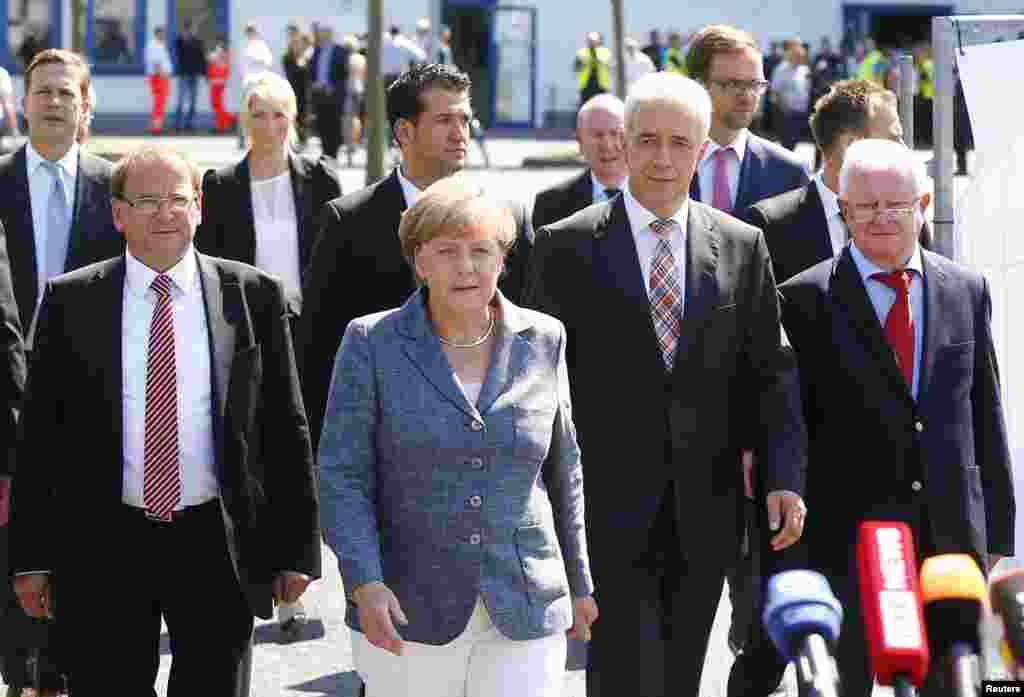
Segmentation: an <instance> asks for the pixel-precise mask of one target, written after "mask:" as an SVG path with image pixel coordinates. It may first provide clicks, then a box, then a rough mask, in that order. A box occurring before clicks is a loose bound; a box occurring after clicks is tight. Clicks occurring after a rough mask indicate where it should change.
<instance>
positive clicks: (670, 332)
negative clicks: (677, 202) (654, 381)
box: [649, 219, 683, 372]
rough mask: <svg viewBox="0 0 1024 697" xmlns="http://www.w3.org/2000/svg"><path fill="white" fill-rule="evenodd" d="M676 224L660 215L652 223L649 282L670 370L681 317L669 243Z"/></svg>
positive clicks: (657, 329) (653, 313)
mask: <svg viewBox="0 0 1024 697" xmlns="http://www.w3.org/2000/svg"><path fill="white" fill-rule="evenodd" d="M676 225H677V224H676V221H674V220H671V219H659V220H655V221H654V222H652V223H651V231H652V232H654V234H655V236H657V238H658V246H657V248H656V249H655V250H654V259H653V260H652V261H651V278H650V282H649V290H650V298H651V319H652V320H653V321H654V333H655V335H656V336H657V338H658V346H660V347H661V357H662V358H663V359H664V361H665V370H666V371H669V372H671V370H672V366H673V364H674V363H675V359H676V345H677V344H678V343H679V329H680V327H681V326H682V321H683V307H682V299H683V292H682V288H681V287H680V285H679V274H678V272H677V271H676V261H675V258H674V257H673V256H672V247H670V246H669V240H670V239H671V237H672V230H673V229H674V228H675V227H676Z"/></svg>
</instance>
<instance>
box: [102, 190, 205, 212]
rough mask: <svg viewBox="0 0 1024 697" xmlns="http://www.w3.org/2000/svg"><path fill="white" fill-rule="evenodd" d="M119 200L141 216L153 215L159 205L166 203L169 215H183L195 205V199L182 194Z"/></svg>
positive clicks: (158, 208) (123, 197)
mask: <svg viewBox="0 0 1024 697" xmlns="http://www.w3.org/2000/svg"><path fill="white" fill-rule="evenodd" d="M118 198H119V199H121V200H122V201H124V202H125V203H127V204H128V205H129V206H131V207H132V208H134V209H135V210H137V211H138V212H139V213H142V214H143V215H155V214H156V212H157V211H159V210H160V204H162V203H163V202H164V201H167V207H168V208H169V209H170V211H171V213H184V212H185V211H187V210H188V209H189V207H190V206H191V205H192V204H193V203H195V200H196V197H195V195H194V194H193V195H192V196H185V195H183V194H172V195H170V196H136V197H135V198H134V199H131V198H128V197H127V196H118Z"/></svg>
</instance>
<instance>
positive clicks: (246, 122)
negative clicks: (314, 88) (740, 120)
mask: <svg viewBox="0 0 1024 697" xmlns="http://www.w3.org/2000/svg"><path fill="white" fill-rule="evenodd" d="M253 97H258V98H259V99H262V100H264V101H267V102H271V103H272V104H276V105H277V106H279V107H281V108H282V109H284V112H285V113H286V114H288V118H289V119H291V122H292V125H291V127H290V128H289V129H288V143H289V144H291V145H295V144H296V143H298V142H299V134H298V133H297V132H296V131H295V116H296V114H298V112H299V106H298V101H297V100H296V98H295V90H293V89H292V86H291V84H290V83H289V82H288V81H287V80H286V79H284V78H283V77H281V76H280V75H278V74H277V73H272V72H270V71H269V70H268V71H265V72H262V73H257V74H256V75H253V76H252V77H250V78H249V79H247V80H246V81H245V84H243V85H242V104H241V107H240V109H239V112H238V122H239V124H240V125H241V126H242V130H244V131H245V132H246V134H248V133H249V129H250V128H251V127H252V99H253Z"/></svg>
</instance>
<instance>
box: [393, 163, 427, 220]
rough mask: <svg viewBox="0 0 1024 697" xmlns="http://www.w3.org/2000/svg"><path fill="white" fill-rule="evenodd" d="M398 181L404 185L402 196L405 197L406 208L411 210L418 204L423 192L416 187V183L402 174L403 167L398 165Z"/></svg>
mask: <svg viewBox="0 0 1024 697" xmlns="http://www.w3.org/2000/svg"><path fill="white" fill-rule="evenodd" d="M397 171H398V183H399V184H401V185H402V196H404V197H405V209H406V210H409V209H410V208H412V207H413V206H415V205H416V201H417V200H419V197H420V194H421V193H422V192H421V191H420V190H419V189H417V188H416V185H415V184H413V183H412V182H411V181H409V180H408V179H406V178H405V175H404V174H402V168H401V167H398V168H397Z"/></svg>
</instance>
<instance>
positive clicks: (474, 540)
mask: <svg viewBox="0 0 1024 697" xmlns="http://www.w3.org/2000/svg"><path fill="white" fill-rule="evenodd" d="M469 544H471V545H478V544H480V535H479V534H478V533H475V532H474V533H473V534H472V535H470V536H469Z"/></svg>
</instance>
